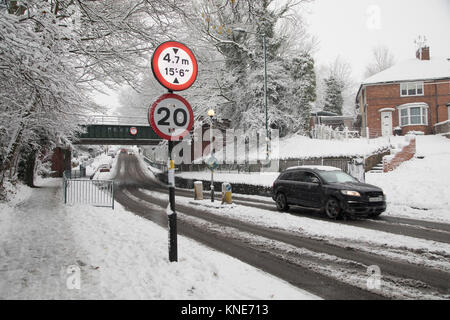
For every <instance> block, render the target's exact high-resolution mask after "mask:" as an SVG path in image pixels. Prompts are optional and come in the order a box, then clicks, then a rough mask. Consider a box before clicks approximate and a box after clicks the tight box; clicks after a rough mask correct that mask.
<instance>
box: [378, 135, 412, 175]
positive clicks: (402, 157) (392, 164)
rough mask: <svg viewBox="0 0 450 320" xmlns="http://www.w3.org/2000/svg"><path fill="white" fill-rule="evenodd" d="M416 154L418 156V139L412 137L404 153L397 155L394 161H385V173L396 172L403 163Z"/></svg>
mask: <svg viewBox="0 0 450 320" xmlns="http://www.w3.org/2000/svg"><path fill="white" fill-rule="evenodd" d="M415 154H416V138H415V137H412V138H411V139H410V141H409V144H408V145H407V146H405V147H403V149H402V151H400V152H398V153H397V154H395V156H394V157H393V158H392V159H390V160H386V161H383V171H384V172H389V171H392V170H394V169H395V168H397V167H398V166H399V165H400V164H402V163H403V162H405V161H408V160H410V159H411V158H413V157H414V155H415Z"/></svg>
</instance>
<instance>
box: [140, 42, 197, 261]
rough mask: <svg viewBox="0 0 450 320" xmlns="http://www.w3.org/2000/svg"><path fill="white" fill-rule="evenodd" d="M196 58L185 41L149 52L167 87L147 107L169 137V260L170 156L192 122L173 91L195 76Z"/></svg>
mask: <svg viewBox="0 0 450 320" xmlns="http://www.w3.org/2000/svg"><path fill="white" fill-rule="evenodd" d="M197 70H198V66H197V60H196V59H195V56H194V54H193V53H192V51H191V50H190V49H189V48H188V47H186V46H185V45H184V44H182V43H179V42H176V41H167V42H164V43H163V44H161V45H160V46H159V47H158V48H156V50H155V52H154V53H153V56H152V71H153V75H154V76H155V78H156V79H157V80H158V82H159V83H160V84H161V85H162V86H164V87H166V88H167V89H168V90H169V93H166V94H164V95H162V96H161V97H159V98H158V100H157V101H155V102H154V103H153V104H152V106H151V107H150V109H149V112H148V121H149V123H150V125H151V126H152V128H153V130H154V131H155V132H156V134H157V135H158V136H160V137H161V138H163V139H165V140H168V143H169V148H168V149H169V156H168V170H167V175H168V182H169V206H168V207H167V216H168V227H169V261H170V262H176V261H178V248H177V214H176V211H175V163H174V161H173V159H172V150H173V144H174V141H178V140H180V139H182V138H183V137H184V136H185V135H187V134H188V133H189V131H190V130H191V129H192V126H193V124H194V113H193V111H192V107H191V106H190V104H189V103H188V102H187V101H186V100H185V99H184V98H182V97H180V96H179V95H176V94H173V91H181V90H186V89H187V88H189V87H190V86H191V85H192V84H193V83H194V82H195V80H196V78H197Z"/></svg>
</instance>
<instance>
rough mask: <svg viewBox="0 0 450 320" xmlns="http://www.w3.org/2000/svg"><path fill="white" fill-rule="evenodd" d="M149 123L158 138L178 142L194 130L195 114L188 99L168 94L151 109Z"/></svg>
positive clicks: (160, 98) (159, 99)
mask: <svg viewBox="0 0 450 320" xmlns="http://www.w3.org/2000/svg"><path fill="white" fill-rule="evenodd" d="M148 121H149V123H150V125H151V126H152V128H153V130H154V131H155V132H156V134H157V135H158V136H160V137H161V138H163V139H166V140H171V141H177V140H180V139H181V138H183V137H184V136H185V135H187V134H188V133H189V131H190V130H191V129H192V125H193V124H194V113H193V112H192V108H191V105H190V104H189V102H187V101H186V99H184V98H183V97H180V96H179V95H176V94H173V93H166V94H164V95H162V96H161V97H159V98H158V100H156V101H155V102H154V103H153V104H152V106H151V107H150V109H149V111H148Z"/></svg>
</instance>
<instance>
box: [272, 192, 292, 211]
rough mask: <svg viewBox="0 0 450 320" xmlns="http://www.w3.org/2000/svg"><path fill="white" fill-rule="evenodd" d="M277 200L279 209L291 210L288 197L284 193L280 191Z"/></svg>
mask: <svg viewBox="0 0 450 320" xmlns="http://www.w3.org/2000/svg"><path fill="white" fill-rule="evenodd" d="M275 202H276V204H277V209H278V211H287V210H289V206H288V204H287V199H286V196H285V195H284V193H278V194H277V197H276V200H275Z"/></svg>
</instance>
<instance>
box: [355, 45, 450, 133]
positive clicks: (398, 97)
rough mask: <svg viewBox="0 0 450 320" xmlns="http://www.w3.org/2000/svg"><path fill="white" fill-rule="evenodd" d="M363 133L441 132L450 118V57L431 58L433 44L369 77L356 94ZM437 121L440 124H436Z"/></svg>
mask: <svg viewBox="0 0 450 320" xmlns="http://www.w3.org/2000/svg"><path fill="white" fill-rule="evenodd" d="M356 104H357V108H359V111H360V114H361V117H362V124H361V135H362V136H367V132H368V134H369V136H370V137H371V138H373V137H379V136H389V135H392V134H393V133H394V131H395V132H400V131H401V134H405V133H407V132H409V131H420V132H423V133H425V134H434V133H436V132H439V131H438V130H437V126H441V125H443V124H445V125H447V124H448V120H449V119H450V59H438V58H432V59H430V49H429V47H423V48H421V49H419V50H418V51H417V52H416V58H415V59H410V60H406V61H404V62H401V63H399V64H396V65H394V66H392V67H391V68H388V69H386V70H384V71H382V72H379V73H377V74H375V75H373V76H371V77H369V78H368V79H366V80H365V81H364V82H363V83H362V84H361V86H360V88H359V90H358V94H357V96H356ZM436 124H437V126H436Z"/></svg>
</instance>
